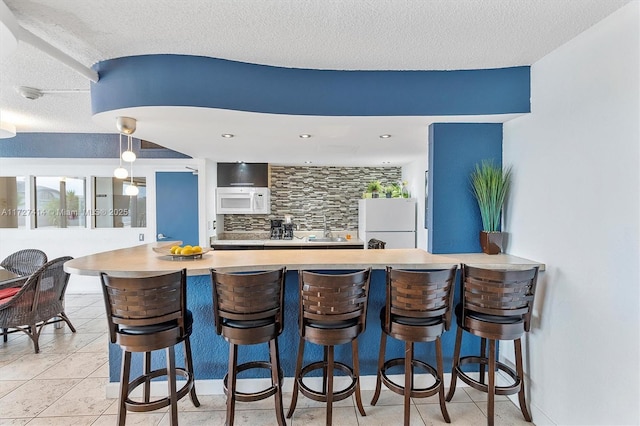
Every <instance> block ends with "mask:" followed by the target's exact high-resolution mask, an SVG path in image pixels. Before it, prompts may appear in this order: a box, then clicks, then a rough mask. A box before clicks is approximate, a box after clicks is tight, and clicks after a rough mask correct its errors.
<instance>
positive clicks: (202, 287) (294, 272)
mask: <svg viewBox="0 0 640 426" xmlns="http://www.w3.org/2000/svg"><path fill="white" fill-rule="evenodd" d="M171 244H172V243H169V242H164V241H163V242H162V243H151V244H145V245H139V246H135V247H130V248H124V249H118V250H112V251H108V252H103V253H96V254H92V255H89V256H84V257H78V258H76V259H73V260H70V261H68V262H67V263H65V266H64V268H65V270H66V271H67V272H69V273H71V274H79V275H89V276H95V277H96V279H99V278H98V277H99V275H100V272H106V273H108V274H110V275H115V276H123V277H141V276H145V275H154V274H159V273H165V272H170V271H176V270H179V269H182V268H186V269H187V274H188V275H189V276H188V283H187V307H188V309H189V310H191V311H192V312H193V316H194V324H193V332H192V335H191V346H192V351H193V358H194V371H195V376H196V379H197V380H198V381H200V385H199V390H198V391H199V393H219V392H221V389H222V387H221V384H220V382H221V379H222V377H224V375H225V374H226V372H227V361H228V343H227V342H226V341H225V340H224V339H223V338H222V337H220V336H218V335H216V333H215V328H214V323H213V299H212V286H211V278H210V268H215V269H217V270H220V271H224V272H236V271H257V270H268V269H275V268H279V267H282V266H286V268H287V276H286V279H285V308H284V315H285V327H284V331H283V333H282V335H281V336H280V337H279V339H278V342H279V346H280V355H281V366H282V369H283V371H284V375H285V377H288V378H290V377H293V374H294V370H295V357H296V353H297V344H298V323H297V321H298V270H302V269H312V270H345V271H353V270H357V269H363V268H368V267H371V268H372V269H373V272H372V274H371V284H370V289H369V306H368V310H367V323H366V330H365V332H364V333H362V334H361V336H360V338H359V347H360V355H359V358H360V368H361V375H362V376H374V375H375V372H376V367H377V356H378V345H379V340H380V332H381V331H380V317H379V312H380V309H381V308H382V306H383V305H384V302H385V297H386V292H385V284H386V281H385V268H386V267H387V266H391V267H394V268H406V269H440V268H450V267H451V266H453V265H457V264H460V263H467V264H471V265H475V266H480V267H487V268H514V269H521V268H529V267H532V266H536V265H537V266H539V267H540V270H543V269H544V265H542V264H540V263H538V262H535V261H531V260H527V259H523V258H519V257H516V256H511V255H506V254H499V255H486V254H483V253H467V254H446V255H444V254H431V253H428V252H426V251H424V250H421V249H385V250H362V249H344V250H322V249H319V250H242V251H233V250H232V251H225V250H213V251H209V252H207V253H204V254H203V256H202V258H199V259H185V260H173V259H172V257H171V256H166V255H162V254H159V253H157V252H156V251H154V248H156V249H158V248H159V247H166V246H167V245H171ZM458 290H459V289H458V286H456V293H457V292H458ZM455 299H456V300H458V299H459V295H458V294H456V296H455ZM105 321H106V319H105ZM454 340H455V321H454V324H453V325H452V329H451V330H450V331H448V332H446V333H444V335H443V337H442V344H443V355H444V367H445V372H449V371H450V369H451V359H452V356H453V346H454ZM465 345H468V346H467V347H469V348H475V347H476V346H477V345H478V342H474V341H472V340H471V339H469V341H468V343H465ZM314 346H315V345H309V348H308V350H305V358H306V357H307V356H309V357H313V358H314V359H319V358H321V357H322V353H321V349H320V348H316V347H314ZM343 346H345V347H344V348H343V347H337V348H336V359H339V358H341V357H346V359H350V357H351V353H350V348H349V347H348V346H349V345H343ZM403 350H404V345H403V344H402V343H400V342H395V341H393V339H390V341H389V342H388V344H387V353H388V355H389V356H401V354H402V353H403V352H402V351H403ZM416 350H418V351H423V350H428V352H427V356H426V357H425V358H426V361H427V362H429V361H433V362H435V358H434V359H430V358H432V357H435V355H434V352H433V350H432V348H431V347H430V346H427V347H425V348H423V349H420V348H418V349H416ZM464 350H465V346H463V351H464ZM178 352H181V351H178ZM159 355H161V354H159ZM177 355H178V354H177ZM248 359H254V360H255V359H268V350H267V345H252V346H249V347H246V348H243V350H241V351H240V353H239V354H238V362H240V363H241V362H244V361H246V360H248ZM156 360H157V362H158V364H159V365H162V363H163V362H164V360H163V359H162V356H157V357H154V364H155V363H156ZM120 361H121V353H120V349H119V347H118V346H117V345H115V344H111V345H110V347H109V367H110V373H109V375H110V382H111V385H114V386H115V383H114V382H118V381H119V375H120V370H119V369H120ZM178 362H182V358H181V357H180V356H178ZM110 393H111V392H110Z"/></svg>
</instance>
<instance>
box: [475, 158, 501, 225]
mask: <svg viewBox="0 0 640 426" xmlns="http://www.w3.org/2000/svg"><path fill="white" fill-rule="evenodd" d="M470 179H471V187H472V189H473V195H474V196H475V197H476V200H477V201H478V207H479V208H480V216H481V217H482V229H483V230H484V231H487V232H497V231H500V217H501V215H502V207H503V206H504V202H505V199H506V195H507V191H508V190H509V185H510V183H511V167H507V168H505V169H502V167H500V166H497V165H495V164H494V163H493V161H491V160H483V161H481V162H480V163H479V164H476V166H475V169H474V171H473V172H472V173H471V177H470Z"/></svg>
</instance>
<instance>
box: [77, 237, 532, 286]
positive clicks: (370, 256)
mask: <svg viewBox="0 0 640 426" xmlns="http://www.w3.org/2000/svg"><path fill="white" fill-rule="evenodd" d="M171 244H172V243H171V242H167V241H163V242H162V243H150V244H145V245H139V246H134V247H129V248H124V249H118V250H111V251H106V252H102V253H96V254H92V255H89V256H83V257H78V258H76V259H73V260H70V261H68V262H66V263H65V264H64V269H65V271H67V272H68V273H71V274H78V275H93V276H97V275H99V274H100V272H106V273H108V274H111V275H115V276H127V277H138V276H145V275H153V274H158V273H164V272H170V271H175V270H178V269H182V268H187V273H188V275H207V274H209V268H216V269H220V270H224V271H228V272H233V271H239V270H245V271H246V270H265V269H275V268H278V267H281V266H286V267H287V269H293V270H295V269H359V268H366V267H369V266H371V267H372V268H373V269H384V268H385V267H386V266H387V265H388V266H392V267H394V268H434V269H435V268H448V267H451V266H453V265H455V264H459V263H468V264H473V265H477V266H484V267H487V268H514V269H517V268H523V267H530V266H535V265H538V266H540V270H544V265H543V264H541V263H539V262H535V261H532V260H528V259H523V258H519V257H516V256H511V255H508V254H497V255H486V254H483V253H465V254H431V253H428V252H426V251H424V250H422V249H385V250H362V249H344V250H300V251H295V250H242V251H235V250H230V251H225V250H220V251H218V250H212V251H210V252H208V253H205V254H204V255H203V257H202V258H201V259H193V260H172V259H171V257H170V256H162V255H160V254H158V253H156V252H155V251H153V247H159V246H166V245H171Z"/></svg>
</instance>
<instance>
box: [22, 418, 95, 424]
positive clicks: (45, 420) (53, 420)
mask: <svg viewBox="0 0 640 426" xmlns="http://www.w3.org/2000/svg"><path fill="white" fill-rule="evenodd" d="M97 419H98V416H68V417H36V418H35V419H33V420H31V421H30V422H29V426H76V425H77V426H89V425H92V424H93V422H95V421H96V420H97Z"/></svg>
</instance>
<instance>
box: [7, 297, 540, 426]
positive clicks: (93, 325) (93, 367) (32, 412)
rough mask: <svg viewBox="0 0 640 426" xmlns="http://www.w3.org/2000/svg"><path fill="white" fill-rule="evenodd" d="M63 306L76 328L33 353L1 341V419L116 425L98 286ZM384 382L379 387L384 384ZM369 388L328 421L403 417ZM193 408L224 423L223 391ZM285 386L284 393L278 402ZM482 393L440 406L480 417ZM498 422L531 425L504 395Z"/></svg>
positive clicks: (416, 417) (454, 415)
mask: <svg viewBox="0 0 640 426" xmlns="http://www.w3.org/2000/svg"><path fill="white" fill-rule="evenodd" d="M66 306H67V314H68V315H69V317H70V319H71V321H72V322H73V324H74V326H75V327H76V329H77V333H75V334H73V333H71V332H70V331H69V329H68V328H67V327H66V326H65V327H63V328H61V329H55V328H54V326H52V325H49V326H47V327H45V329H44V330H43V331H42V335H41V336H40V348H41V349H40V353H39V354H34V353H33V345H32V343H31V341H30V340H29V338H28V337H27V336H26V335H25V334H24V333H13V334H10V335H9V341H8V342H7V343H3V342H2V341H0V425H3V426H5V425H29V426H38V425H46V426H56V425H61V426H62V425H64V426H68V425H95V426H98V425H115V424H117V423H116V414H117V401H116V400H115V399H107V398H106V396H105V384H106V383H107V381H108V371H109V369H108V356H107V342H108V340H107V330H106V320H105V317H104V305H103V302H102V296H101V295H100V294H87V295H80V294H68V295H67V297H66ZM383 389H384V387H383ZM372 394H373V391H363V395H362V397H363V402H364V406H365V410H366V412H367V416H366V417H362V416H360V415H359V414H357V409H356V408H355V407H354V402H353V399H352V398H348V399H346V400H344V401H340V402H339V403H336V404H335V408H334V414H333V415H334V422H333V423H334V424H335V425H340V426H344V425H361V426H362V425H385V426H389V425H397V424H402V413H403V407H402V397H401V396H399V395H396V394H394V393H392V392H390V391H388V390H383V392H382V394H381V396H380V399H379V401H378V403H377V404H376V406H375V407H372V406H371V405H370V404H369V401H370V400H371V397H372ZM199 399H200V402H201V406H200V407H199V408H195V407H194V406H193V405H192V404H191V401H190V400H189V398H184V399H183V400H182V401H180V408H179V421H180V424H181V425H223V424H224V419H225V397H224V396H223V395H199ZM290 399H291V394H285V397H284V405H285V410H287V409H288V407H289V401H290ZM485 401H486V395H484V394H482V393H480V392H476V391H474V390H473V389H470V388H459V389H458V391H457V392H456V394H455V397H454V399H453V401H452V402H450V403H447V410H448V411H449V415H450V416H451V419H452V424H454V425H485V424H486V402H485ZM272 404H273V398H268V399H266V400H264V401H260V402H255V403H238V404H237V410H236V421H235V424H236V425H251V426H259V425H273V424H276V422H275V417H274V410H273V408H272V407H273V405H272ZM127 424H128V425H168V424H169V417H168V416H167V409H163V410H159V411H156V412H151V413H144V414H142V413H141V414H138V413H128V414H127ZM287 424H289V425H293V426H295V425H305V426H313V425H324V424H325V409H324V406H323V405H321V404H318V403H315V402H314V401H311V400H308V399H306V398H304V397H303V396H302V395H300V397H299V398H298V406H297V409H296V411H295V413H294V415H293V417H292V418H291V419H288V420H287ZM411 424H412V425H421V426H422V425H439V424H445V422H444V420H443V419H442V416H441V414H440V408H439V404H438V399H437V397H431V398H427V399H415V400H413V405H412V407H411ZM496 424H497V425H529V426H530V425H531V423H527V422H525V421H524V419H523V417H522V414H521V413H520V410H519V409H518V407H516V406H515V405H514V404H513V403H512V402H511V401H509V400H508V399H507V398H506V397H498V399H497V401H496Z"/></svg>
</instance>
